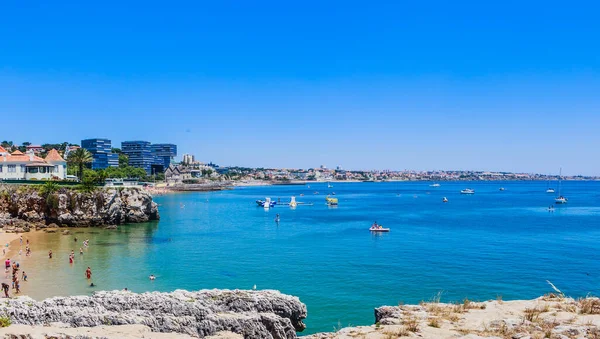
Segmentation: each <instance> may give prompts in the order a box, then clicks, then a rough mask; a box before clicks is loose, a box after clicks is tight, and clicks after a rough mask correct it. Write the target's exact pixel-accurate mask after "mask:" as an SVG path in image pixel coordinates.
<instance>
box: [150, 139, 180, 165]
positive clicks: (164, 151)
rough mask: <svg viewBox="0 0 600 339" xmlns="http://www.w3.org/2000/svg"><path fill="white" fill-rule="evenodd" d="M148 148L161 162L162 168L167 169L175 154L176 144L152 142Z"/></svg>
mask: <svg viewBox="0 0 600 339" xmlns="http://www.w3.org/2000/svg"><path fill="white" fill-rule="evenodd" d="M150 149H151V150H152V154H153V155H154V156H155V157H156V158H157V160H158V162H160V163H161V164H162V166H163V169H167V168H168V167H169V165H171V162H172V161H173V160H175V157H176V156H177V145H174V144H152V145H151V146H150Z"/></svg>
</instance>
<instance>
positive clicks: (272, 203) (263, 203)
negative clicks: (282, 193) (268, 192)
mask: <svg viewBox="0 0 600 339" xmlns="http://www.w3.org/2000/svg"><path fill="white" fill-rule="evenodd" d="M256 204H257V205H258V206H259V207H264V208H269V207H273V206H275V205H276V204H277V201H272V200H271V198H265V200H256Z"/></svg>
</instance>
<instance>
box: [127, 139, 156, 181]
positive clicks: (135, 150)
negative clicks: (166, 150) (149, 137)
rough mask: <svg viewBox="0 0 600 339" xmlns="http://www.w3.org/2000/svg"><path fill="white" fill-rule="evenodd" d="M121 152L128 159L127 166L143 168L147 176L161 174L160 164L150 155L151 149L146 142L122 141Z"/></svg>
mask: <svg viewBox="0 0 600 339" xmlns="http://www.w3.org/2000/svg"><path fill="white" fill-rule="evenodd" d="M121 152H123V154H125V155H127V156H128V157H129V166H133V167H138V168H143V169H144V170H145V171H146V173H148V174H149V175H151V174H154V173H158V172H159V171H160V172H162V171H163V170H164V169H163V168H162V163H161V164H159V161H158V159H157V158H156V157H155V156H154V154H152V147H151V144H150V142H148V141H141V140H135V141H123V142H122V143H121Z"/></svg>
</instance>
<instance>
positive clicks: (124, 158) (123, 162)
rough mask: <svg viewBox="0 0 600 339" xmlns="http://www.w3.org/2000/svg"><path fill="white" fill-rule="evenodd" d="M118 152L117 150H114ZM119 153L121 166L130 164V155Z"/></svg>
mask: <svg viewBox="0 0 600 339" xmlns="http://www.w3.org/2000/svg"><path fill="white" fill-rule="evenodd" d="M113 153H116V152H113ZM117 154H119V167H125V166H128V165H129V157H128V156H126V155H125V154H122V153H117Z"/></svg>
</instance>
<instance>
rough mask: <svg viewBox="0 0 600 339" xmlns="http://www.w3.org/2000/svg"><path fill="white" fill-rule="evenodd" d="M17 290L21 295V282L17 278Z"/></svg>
mask: <svg viewBox="0 0 600 339" xmlns="http://www.w3.org/2000/svg"><path fill="white" fill-rule="evenodd" d="M15 289H16V290H17V291H16V292H15V293H16V294H19V293H21V284H20V282H19V278H17V277H15Z"/></svg>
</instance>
